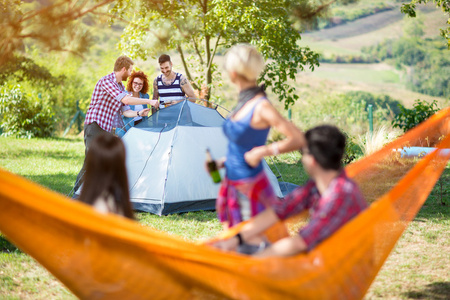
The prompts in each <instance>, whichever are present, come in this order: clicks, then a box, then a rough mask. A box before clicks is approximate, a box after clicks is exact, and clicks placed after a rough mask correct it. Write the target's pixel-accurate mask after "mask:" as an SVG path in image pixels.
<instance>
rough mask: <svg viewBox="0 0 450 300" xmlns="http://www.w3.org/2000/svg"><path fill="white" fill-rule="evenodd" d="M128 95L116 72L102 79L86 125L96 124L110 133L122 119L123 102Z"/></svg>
mask: <svg viewBox="0 0 450 300" xmlns="http://www.w3.org/2000/svg"><path fill="white" fill-rule="evenodd" d="M126 95H127V92H126V91H125V87H124V86H123V84H122V83H121V82H120V83H119V82H117V79H116V74H115V73H114V72H113V73H111V74H109V75H106V76H105V77H102V78H101V79H100V80H99V81H98V82H97V84H96V85H95V88H94V92H93V93H92V97H91V104H89V109H88V111H87V113H86V119H85V120H84V125H88V124H91V123H92V122H96V123H97V124H98V126H100V127H101V128H102V129H103V130H105V131H108V132H110V131H111V130H112V127H113V125H116V124H114V122H115V120H117V118H118V117H120V115H119V109H120V107H121V106H122V105H123V103H122V101H121V100H122V98H123V97H125V96H126ZM116 126H117V125H116Z"/></svg>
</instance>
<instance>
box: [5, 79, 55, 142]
mask: <svg viewBox="0 0 450 300" xmlns="http://www.w3.org/2000/svg"><path fill="white" fill-rule="evenodd" d="M0 126H1V127H2V134H1V135H2V136H11V135H14V136H16V137H22V138H32V137H50V136H52V134H53V131H54V128H55V119H54V112H53V109H52V107H51V106H50V105H49V103H48V101H46V100H45V99H41V97H40V96H39V95H36V94H24V93H23V91H22V90H21V87H20V86H15V87H11V88H10V87H3V88H2V90H1V91H0Z"/></svg>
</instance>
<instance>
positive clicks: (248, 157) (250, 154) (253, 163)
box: [244, 147, 264, 168]
mask: <svg viewBox="0 0 450 300" xmlns="http://www.w3.org/2000/svg"><path fill="white" fill-rule="evenodd" d="M263 157H264V154H262V153H261V151H260V148H259V147H255V148H253V149H252V150H250V151H247V152H245V154H244V159H245V162H246V163H247V164H248V165H249V166H250V167H252V168H256V167H257V166H258V165H259V163H260V162H261V159H262V158H263Z"/></svg>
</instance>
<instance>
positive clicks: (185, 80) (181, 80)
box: [180, 74, 189, 85]
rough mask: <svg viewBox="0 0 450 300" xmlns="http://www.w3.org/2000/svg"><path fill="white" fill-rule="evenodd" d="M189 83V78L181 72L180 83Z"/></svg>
mask: <svg viewBox="0 0 450 300" xmlns="http://www.w3.org/2000/svg"><path fill="white" fill-rule="evenodd" d="M188 83H189V81H188V80H187V78H186V77H185V76H184V75H183V74H181V76H180V85H186V84H188Z"/></svg>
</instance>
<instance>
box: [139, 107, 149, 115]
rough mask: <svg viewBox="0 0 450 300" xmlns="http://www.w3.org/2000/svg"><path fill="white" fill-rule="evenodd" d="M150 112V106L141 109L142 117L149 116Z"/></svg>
mask: <svg viewBox="0 0 450 300" xmlns="http://www.w3.org/2000/svg"><path fill="white" fill-rule="evenodd" d="M149 112H150V108H144V109H143V110H140V111H139V115H140V116H141V117H146V116H148V113H149Z"/></svg>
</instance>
